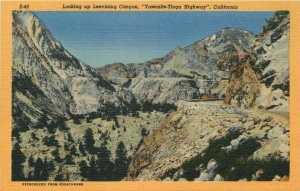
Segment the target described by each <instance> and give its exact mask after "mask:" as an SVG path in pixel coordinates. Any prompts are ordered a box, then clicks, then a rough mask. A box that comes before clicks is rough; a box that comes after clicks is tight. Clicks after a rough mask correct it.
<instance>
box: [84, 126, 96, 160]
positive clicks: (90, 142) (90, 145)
mask: <svg viewBox="0 0 300 191" xmlns="http://www.w3.org/2000/svg"><path fill="white" fill-rule="evenodd" d="M84 140H85V146H86V149H87V150H88V152H89V153H90V154H94V152H95V146H94V144H95V139H94V134H93V131H92V129H90V128H88V129H87V130H86V131H85V134H84Z"/></svg>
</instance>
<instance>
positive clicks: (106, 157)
mask: <svg viewBox="0 0 300 191" xmlns="http://www.w3.org/2000/svg"><path fill="white" fill-rule="evenodd" d="M110 157H111V153H110V151H109V150H108V149H107V147H106V145H105V144H102V145H101V146H100V148H99V153H98V160H97V169H98V174H99V179H98V180H100V181H109V180H113V168H114V164H113V162H112V161H111V160H110Z"/></svg>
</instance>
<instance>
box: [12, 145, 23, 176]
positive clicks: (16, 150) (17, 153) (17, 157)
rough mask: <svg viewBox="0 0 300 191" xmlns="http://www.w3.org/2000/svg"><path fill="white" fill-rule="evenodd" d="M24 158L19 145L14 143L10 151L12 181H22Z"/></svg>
mask: <svg viewBox="0 0 300 191" xmlns="http://www.w3.org/2000/svg"><path fill="white" fill-rule="evenodd" d="M25 159H26V157H25V156H24V154H23V153H22V151H21V149H20V145H19V143H16V144H15V145H14V147H13V150H12V180H24V173H23V169H24V166H23V164H22V163H23V162H25Z"/></svg>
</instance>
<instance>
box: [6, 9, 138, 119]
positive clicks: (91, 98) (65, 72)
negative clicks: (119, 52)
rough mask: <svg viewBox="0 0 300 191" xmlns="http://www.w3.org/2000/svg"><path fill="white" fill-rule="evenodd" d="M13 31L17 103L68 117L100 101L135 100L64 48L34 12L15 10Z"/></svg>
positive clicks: (118, 103)
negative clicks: (29, 103)
mask: <svg viewBox="0 0 300 191" xmlns="http://www.w3.org/2000/svg"><path fill="white" fill-rule="evenodd" d="M12 30H13V34H12V35H13V82H14V83H13V97H14V99H15V100H17V101H16V102H14V103H15V104H17V103H22V104H23V105H24V107H27V108H33V107H35V108H41V109H42V110H46V111H47V112H50V113H54V114H56V115H59V116H63V117H69V116H70V115H74V114H87V113H91V112H95V111H97V110H98V109H99V107H101V105H100V100H101V101H102V102H112V103H114V104H115V106H121V105H122V104H123V102H130V100H131V99H132V94H131V93H129V92H126V91H118V90H116V89H115V88H114V87H113V86H111V85H110V84H109V82H107V81H106V80H105V79H103V78H102V77H101V76H100V75H99V74H97V73H96V72H95V71H94V69H93V68H91V67H89V66H88V65H85V64H84V63H82V62H81V61H79V60H78V59H76V58H75V57H74V56H73V55H71V54H70V53H69V52H68V51H67V50H65V49H64V47H63V46H62V45H61V44H60V43H59V42H58V41H57V40H56V39H55V38H54V37H53V36H52V35H51V33H50V32H49V31H48V29H47V28H46V27H45V26H44V25H43V23H41V21H40V20H39V19H38V18H37V17H36V16H35V15H33V14H32V13H30V12H13V28H12ZM24 80H26V82H27V85H26V84H24V83H25V82H24ZM22 83H23V84H22ZM26 86H27V89H26V90H25V88H26ZM28 87H30V88H28ZM35 92H39V93H38V95H36V94H37V93H35ZM26 99H29V100H32V104H33V105H34V106H31V105H28V104H27V102H26ZM33 100H36V102H33ZM15 104H14V105H15ZM26 105H27V106H26ZM16 107H17V106H16ZM16 107H14V108H13V110H14V111H15V110H17V108H16ZM29 113H31V112H28V113H27V114H25V115H30V114H29ZM38 113H43V112H41V111H40V112H37V114H38ZM29 117H30V116H29ZM31 117H32V116H31ZM33 118H34V117H33Z"/></svg>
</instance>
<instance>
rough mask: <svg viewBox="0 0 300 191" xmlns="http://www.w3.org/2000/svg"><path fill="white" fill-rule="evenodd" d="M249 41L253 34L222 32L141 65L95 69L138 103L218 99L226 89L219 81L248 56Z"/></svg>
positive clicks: (230, 30)
mask: <svg viewBox="0 0 300 191" xmlns="http://www.w3.org/2000/svg"><path fill="white" fill-rule="evenodd" d="M252 40H253V34H251V33H249V32H247V31H244V30H237V29H224V30H222V31H220V32H217V33H215V34H213V35H212V36H210V37H207V38H205V39H203V40H201V41H197V42H195V43H194V44H191V45H189V46H187V47H185V48H176V49H175V50H173V51H172V52H170V53H169V54H167V55H166V56H164V57H162V58H156V59H153V60H150V61H148V62H145V63H141V64H128V65H124V64H120V63H119V64H111V65H107V66H104V67H102V68H97V69H96V70H97V71H98V72H99V73H100V74H101V75H103V76H105V77H106V78H107V79H108V80H109V81H111V82H114V83H116V84H119V85H122V86H123V87H125V88H128V90H130V91H132V92H133V93H134V94H135V95H136V97H137V98H138V100H139V101H144V100H151V101H153V102H163V103H164V102H167V103H174V104H177V101H178V100H191V99H195V98H199V97H201V96H203V95H209V96H214V97H218V98H222V97H223V95H224V89H226V83H223V81H224V80H227V79H228V78H229V76H230V72H231V70H232V69H234V68H235V66H236V65H237V64H238V63H239V60H240V59H241V58H242V57H243V56H244V55H245V54H248V51H249V47H250V44H251V42H252ZM154 78H155V80H151V79H154ZM174 78H177V83H176V82H175V81H174ZM221 80H223V81H222V83H220V81H221ZM151 81H152V85H149V82H151ZM161 84H164V87H165V88H164V90H162V88H160V87H161ZM150 87H151V88H150ZM179 89H180V90H181V91H178V90H179ZM154 90H156V91H155V93H154ZM156 92H157V93H156ZM169 95H173V96H171V97H170V96H169Z"/></svg>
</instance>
